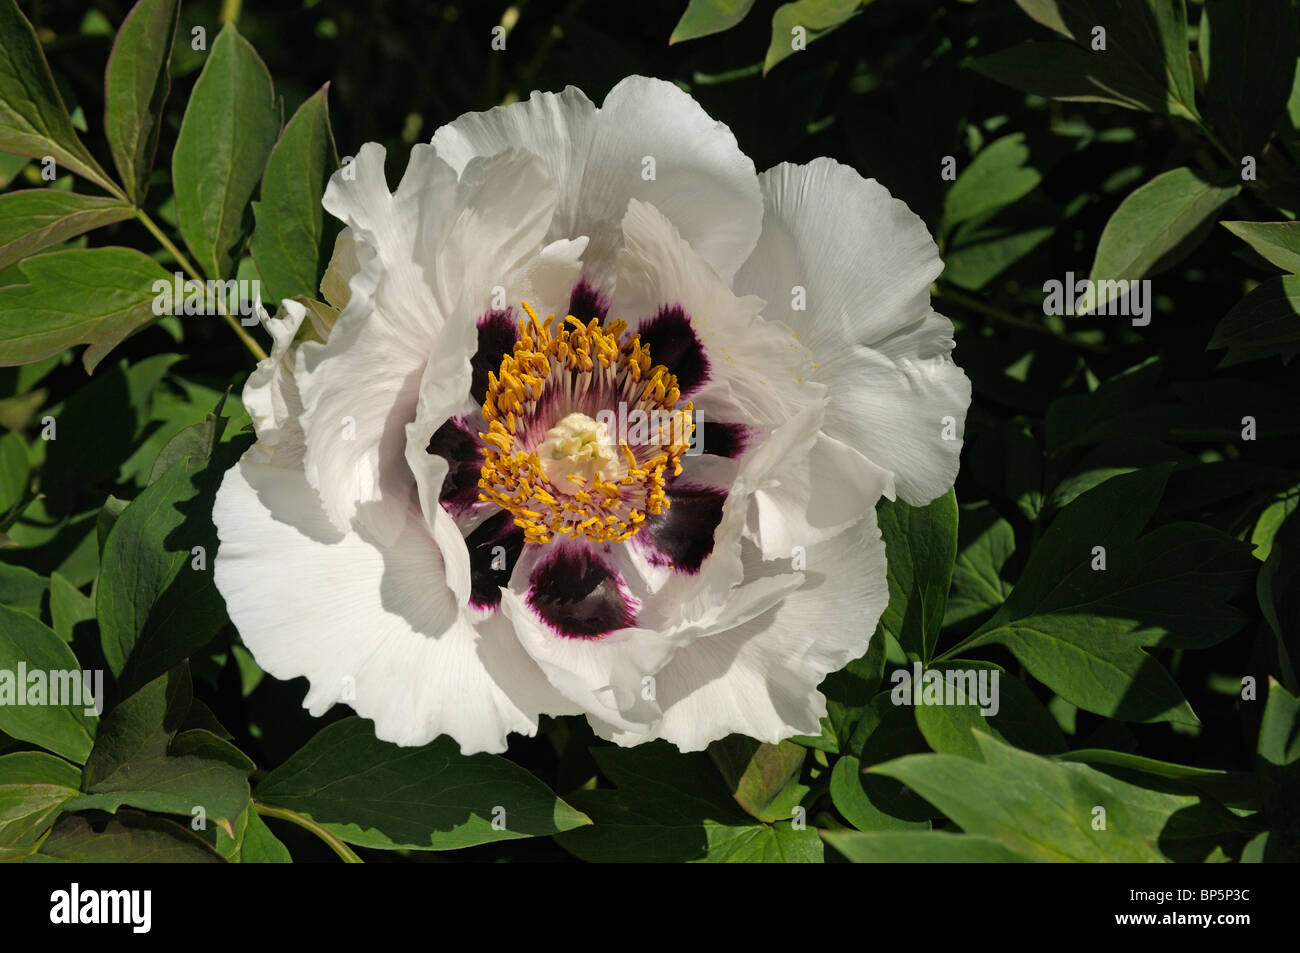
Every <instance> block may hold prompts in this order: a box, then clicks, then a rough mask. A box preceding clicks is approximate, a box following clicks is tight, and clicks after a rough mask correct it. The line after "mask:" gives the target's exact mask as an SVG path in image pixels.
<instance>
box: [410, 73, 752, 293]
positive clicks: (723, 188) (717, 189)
mask: <svg viewBox="0 0 1300 953" xmlns="http://www.w3.org/2000/svg"><path fill="white" fill-rule="evenodd" d="M433 145H434V147H435V148H436V149H437V151H438V155H439V156H441V157H442V158H443V159H445V160H446V161H447V162H449V163H451V165H452V166H454V167H456V168H457V169H460V168H463V167H464V165H465V164H466V163H467V162H468V161H469V160H470V158H472V157H473V156H483V155H492V154H494V153H496V152H499V151H501V150H502V149H508V148H512V147H518V148H522V149H527V150H528V151H530V152H533V153H535V154H537V155H539V156H541V158H542V159H543V160H544V161H545V162H546V166H547V168H548V169H549V170H550V173H551V176H552V178H554V179H555V181H556V182H557V183H558V184H559V186H560V193H561V201H560V209H559V211H558V212H557V214H556V217H555V220H554V222H553V223H552V228H551V233H550V237H551V238H566V237H576V236H579V235H587V236H590V238H591V247H590V250H589V251H588V253H587V255H586V261H587V264H588V266H589V267H590V268H591V270H592V273H593V277H595V278H596V281H597V284H599V285H601V286H602V287H604V288H605V290H608V283H607V282H605V281H602V280H601V279H602V278H603V277H605V276H606V275H607V274H608V273H609V272H610V271H611V270H612V265H613V260H614V255H615V253H616V251H617V249H618V247H619V245H620V243H621V241H622V234H621V232H620V230H619V222H620V220H621V219H622V217H623V213H624V212H625V211H626V210H627V203H628V200H629V199H632V198H637V199H641V200H643V201H647V202H652V203H654V204H655V205H656V206H657V207H658V208H659V209H660V210H661V211H663V212H664V213H665V214H666V215H667V216H668V218H669V219H670V220H671V221H672V222H673V224H674V225H676V226H677V227H678V228H679V229H680V230H681V232H682V235H683V236H684V237H685V238H686V240H687V241H689V242H690V243H691V245H692V247H694V248H695V250H696V251H697V252H698V253H699V254H700V255H701V256H702V257H703V258H704V259H705V261H707V262H708V263H709V264H710V265H711V266H712V267H713V268H714V270H716V271H717V272H718V273H719V274H720V275H722V277H723V278H725V279H730V278H731V276H732V275H734V274H735V272H736V269H737V268H739V267H740V265H741V263H742V262H743V261H744V260H745V258H746V257H747V256H748V255H749V252H750V250H751V249H752V248H753V247H754V242H755V241H756V239H757V237H758V230H759V222H760V221H761V218H762V199H761V198H760V196H759V193H758V185H757V179H756V176H755V172H754V164H753V162H752V161H750V159H749V158H748V157H747V156H745V154H744V153H742V152H741V151H740V148H739V146H738V145H737V144H736V138H735V136H734V135H732V133H731V131H730V130H729V129H728V128H727V127H726V126H725V125H724V124H722V123H720V122H717V121H715V120H713V119H711V118H709V116H708V114H707V113H705V112H704V110H703V108H702V107H701V106H700V104H699V103H697V102H696V101H695V100H694V99H692V98H691V97H690V96H689V95H688V94H686V93H684V92H682V91H681V90H680V89H678V88H677V87H676V86H674V85H673V84H672V83H668V82H664V81H662V80H657V79H648V78H646V77H644V76H632V77H628V78H627V79H625V80H623V81H622V82H620V83H619V84H618V85H617V86H615V87H614V88H613V89H612V90H611V91H610V93H609V95H608V96H607V97H606V98H605V102H604V104H603V105H602V106H601V108H600V110H599V111H597V110H596V109H595V107H594V106H592V105H591V102H590V101H589V100H588V99H587V98H586V96H584V95H583V94H582V93H581V92H580V91H579V90H576V89H574V88H573V87H569V88H567V89H565V90H564V92H562V93H559V94H555V93H534V94H533V95H532V97H531V98H530V99H529V100H528V101H527V102H524V103H513V104H511V105H509V106H499V107H497V108H495V109H492V110H489V111H487V112H484V113H470V114H468V115H465V116H461V117H460V118H459V119H456V120H455V121H454V122H451V123H449V124H447V125H445V126H443V127H441V128H440V129H439V130H438V131H437V133H436V134H435V135H434V137H433ZM648 160H652V163H653V164H651V161H648Z"/></svg>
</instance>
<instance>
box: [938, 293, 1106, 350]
mask: <svg viewBox="0 0 1300 953" xmlns="http://www.w3.org/2000/svg"><path fill="white" fill-rule="evenodd" d="M930 293H931V294H932V295H934V297H935V298H937V299H938V300H940V301H945V300H946V301H951V302H952V303H953V304H959V305H961V306H962V307H964V308H969V309H970V310H971V311H975V312H977V313H979V314H982V315H984V316H985V317H989V318H993V319H994V320H995V321H1000V322H1002V323H1003V324H1009V325H1011V326H1012V327H1016V328H1021V329H1023V330H1025V331H1033V332H1034V333H1035V334H1046V335H1047V336H1048V337H1053V338H1056V339H1057V340H1058V341H1064V342H1065V343H1066V344H1069V345H1070V346H1071V347H1078V348H1082V349H1083V350H1085V351H1092V352H1094V353H1104V352H1105V350H1106V349H1105V348H1104V347H1102V346H1101V345H1098V344H1093V343H1091V342H1089V341H1078V340H1075V339H1074V338H1072V337H1070V336H1069V335H1067V334H1062V333H1059V332H1057V331H1053V330H1052V329H1051V328H1049V327H1047V326H1045V325H1042V324H1036V323H1035V322H1033V321H1029V320H1027V319H1025V318H1022V317H1019V316H1017V315H1014V314H1012V313H1011V312H1010V311H1004V310H1002V309H1001V308H999V307H996V306H995V305H991V304H988V303H987V302H984V301H981V300H980V299H979V298H976V297H975V296H974V295H968V294H965V293H964V292H961V291H957V290H955V289H953V288H950V287H946V286H945V287H942V288H941V287H939V286H938V285H935V286H933V287H932V288H931V289H930Z"/></svg>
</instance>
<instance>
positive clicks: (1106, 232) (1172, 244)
mask: <svg viewBox="0 0 1300 953" xmlns="http://www.w3.org/2000/svg"><path fill="white" fill-rule="evenodd" d="M1240 191H1241V186H1240V185H1230V186H1219V185H1214V184H1211V183H1210V182H1207V181H1205V179H1204V178H1203V177H1202V176H1201V175H1200V174H1198V173H1197V172H1194V171H1192V170H1191V169H1188V168H1179V169H1172V170H1170V171H1169V172H1164V173H1161V174H1160V175H1158V176H1156V177H1155V178H1154V179H1152V180H1151V181H1150V182H1148V183H1146V185H1143V186H1142V187H1141V188H1139V189H1136V190H1135V191H1133V192H1132V193H1131V194H1129V195H1128V197H1126V198H1125V199H1124V201H1123V202H1121V203H1120V205H1119V208H1117V209H1116V210H1115V214H1114V215H1112V216H1111V217H1110V221H1108V222H1107V223H1106V227H1105V228H1104V229H1103V230H1102V233H1101V240H1100V241H1099V242H1098V243H1097V256H1096V258H1094V259H1093V263H1092V275H1091V278H1092V281H1093V283H1094V284H1096V283H1098V282H1102V281H1121V280H1128V281H1136V280H1138V279H1140V278H1145V277H1148V276H1150V275H1154V274H1157V273H1159V272H1160V271H1163V270H1164V269H1166V268H1169V267H1171V266H1173V265H1175V264H1177V263H1178V262H1179V261H1181V260H1182V259H1183V258H1185V257H1187V255H1189V254H1190V253H1191V252H1192V250H1193V249H1195V248H1196V246H1197V245H1199V244H1200V243H1201V240H1202V239H1203V238H1205V236H1206V234H1207V233H1208V232H1209V229H1210V227H1211V225H1213V223H1214V215H1215V213H1216V212H1218V210H1219V209H1220V208H1222V207H1223V206H1224V205H1225V204H1226V203H1227V202H1228V200H1229V199H1231V198H1232V197H1233V196H1234V195H1236V194H1237V193H1238V192H1240ZM1114 296H1115V293H1112V294H1111V295H1106V294H1105V292H1104V291H1103V289H1102V288H1100V287H1098V289H1097V306H1098V307H1100V306H1101V305H1102V304H1103V303H1105V302H1106V301H1107V300H1108V299H1109V298H1111V297H1114Z"/></svg>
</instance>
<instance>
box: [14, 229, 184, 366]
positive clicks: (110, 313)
mask: <svg viewBox="0 0 1300 953" xmlns="http://www.w3.org/2000/svg"><path fill="white" fill-rule="evenodd" d="M18 267H19V270H21V271H22V273H23V277H24V278H25V279H26V283H25V284H17V285H8V286H7V287H4V288H0V364H4V365H10V364H30V363H31V362H32V361H39V360H41V359H42V358H45V357H49V356H50V355H51V354H58V353H59V352H60V351H64V350H67V349H68V348H70V347H73V346H75V345H78V344H88V345H90V346H89V347H87V348H86V351H85V353H84V354H83V355H82V356H81V360H82V363H83V364H85V366H86V370H87V371H88V372H89V371H93V370H94V369H95V367H96V365H98V364H99V362H100V361H101V360H102V359H103V357H104V355H106V354H107V353H108V352H109V351H111V350H112V349H113V348H115V347H117V345H119V344H120V343H122V341H123V340H125V339H126V338H127V337H128V336H130V335H131V334H133V333H134V332H136V331H138V330H139V329H140V328H142V327H144V326H145V325H146V324H149V323H150V322H151V321H154V320H155V319H156V318H157V315H156V314H155V313H154V306H153V305H154V298H155V293H154V291H153V285H154V282H156V281H167V282H170V281H171V276H170V275H168V274H167V273H166V272H165V271H163V270H162V268H161V267H160V266H159V264H158V263H157V262H156V261H154V260H153V259H152V258H150V257H149V256H148V255H145V254H143V253H142V252H138V251H136V250H135V249H132V248H75V249H68V250H65V251H54V252H49V253H47V254H44V255H38V256H36V257H35V258H29V259H27V260H26V261H24V262H23V263H22V264H21V265H19V266H18Z"/></svg>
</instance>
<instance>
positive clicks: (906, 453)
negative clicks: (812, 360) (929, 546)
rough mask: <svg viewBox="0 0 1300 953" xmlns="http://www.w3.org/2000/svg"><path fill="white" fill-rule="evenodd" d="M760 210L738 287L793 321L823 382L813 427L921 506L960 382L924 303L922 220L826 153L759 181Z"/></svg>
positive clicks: (928, 245)
mask: <svg viewBox="0 0 1300 953" xmlns="http://www.w3.org/2000/svg"><path fill="white" fill-rule="evenodd" d="M760 183H761V185H762V189H763V197H764V202H765V205H766V211H765V214H764V219H763V234H762V236H761V238H760V239H759V243H758V247H757V248H755V250H754V254H753V255H752V256H751V258H750V259H749V261H747V262H746V263H745V266H744V267H743V268H742V269H741V270H740V272H739V273H738V274H737V276H736V282H735V284H736V288H737V289H738V291H741V292H745V293H751V294H756V295H759V296H760V297H762V298H763V299H764V300H765V301H766V303H767V304H766V307H765V309H764V315H765V316H767V317H768V318H775V319H778V320H780V321H782V322H784V323H786V324H788V325H789V326H790V327H792V328H794V329H795V330H796V331H797V332H798V334H799V339H800V340H801V341H802V342H803V343H804V344H806V345H807V347H808V348H809V350H810V351H811V352H812V353H813V354H814V355H816V358H817V362H818V367H817V369H816V371H815V373H814V374H813V377H814V379H815V380H818V381H822V382H824V383H826V384H827V385H828V386H829V387H830V391H831V395H830V401H829V404H828V406H827V411H826V422H825V429H826V432H827V434H829V435H830V436H832V437H834V438H836V439H838V440H841V441H843V442H844V443H846V444H848V445H849V446H850V447H852V448H854V449H855V450H859V451H861V452H862V453H863V454H865V455H866V456H867V457H868V458H870V459H871V461H872V462H874V463H876V464H878V465H879V466H881V467H884V468H886V469H888V470H890V471H892V472H893V474H894V476H895V479H896V482H897V487H898V493H899V495H900V496H901V497H902V498H903V499H904V500H906V501H907V502H909V503H915V504H921V503H926V502H929V501H930V500H931V499H933V498H934V497H936V496H938V495H940V494H941V493H943V492H944V491H945V490H946V489H947V488H948V487H949V486H951V485H952V482H953V479H954V478H955V477H956V474H957V464H958V457H959V455H960V452H961V443H962V442H961V435H962V432H963V428H964V422H965V415H966V408H967V406H968V405H969V403H970V383H969V381H967V379H966V377H965V375H964V374H963V373H962V372H961V369H960V368H958V367H957V366H956V365H955V364H954V363H953V362H952V358H951V356H950V354H951V351H952V347H953V342H952V328H951V325H950V324H949V323H948V322H947V321H946V320H945V319H943V318H941V317H939V316H938V315H936V314H934V312H933V311H931V310H930V304H929V288H930V283H931V282H933V281H934V279H935V278H936V277H937V276H938V274H939V272H940V271H941V270H942V267H943V266H942V263H941V262H940V260H939V254H938V249H937V248H936V246H935V244H934V241H933V239H932V238H931V237H930V235H929V232H928V231H927V230H926V228H925V224H924V223H923V222H922V221H921V220H920V219H919V218H918V217H917V216H916V215H914V214H913V213H912V212H911V211H909V210H908V208H907V206H906V205H904V204H903V203H902V202H900V201H898V200H897V199H894V198H891V197H890V195H889V193H888V192H887V191H886V190H885V189H884V188H883V187H882V186H881V185H880V184H879V183H877V182H875V181H874V180H870V179H863V178H862V177H861V176H860V175H858V173H857V172H855V171H854V170H853V169H851V168H849V167H847V166H844V165H841V164H840V163H837V162H834V161H833V160H830V159H818V160H816V161H814V162H812V163H809V164H808V165H802V166H796V165H790V164H788V163H787V164H783V165H779V166H777V167H776V168H774V169H771V170H769V171H768V172H766V173H764V174H763V175H762V176H760Z"/></svg>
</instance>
